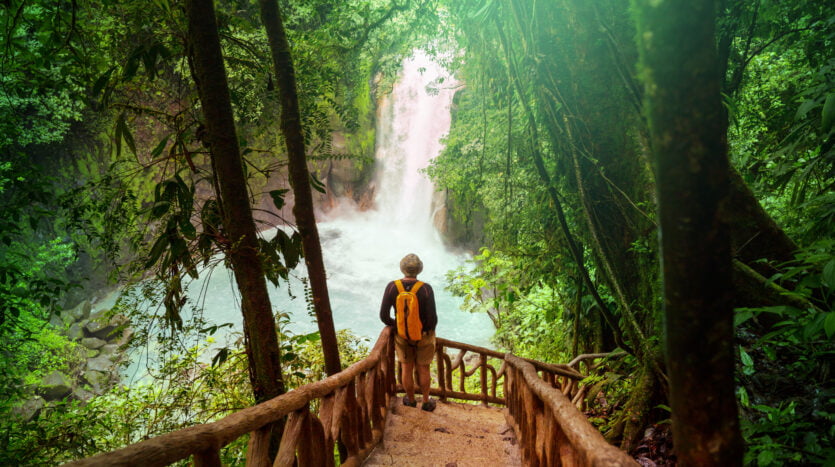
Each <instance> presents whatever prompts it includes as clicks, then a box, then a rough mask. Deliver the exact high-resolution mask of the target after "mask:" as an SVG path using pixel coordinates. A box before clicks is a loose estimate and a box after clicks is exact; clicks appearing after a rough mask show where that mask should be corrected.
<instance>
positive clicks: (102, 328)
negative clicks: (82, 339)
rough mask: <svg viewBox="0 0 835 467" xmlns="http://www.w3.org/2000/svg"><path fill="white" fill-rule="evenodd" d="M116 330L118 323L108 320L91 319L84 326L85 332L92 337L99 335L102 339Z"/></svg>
mask: <svg viewBox="0 0 835 467" xmlns="http://www.w3.org/2000/svg"><path fill="white" fill-rule="evenodd" d="M115 330H116V325H115V324H112V323H108V322H106V321H104V322H103V321H99V320H97V319H91V320H90V321H89V322H88V323H87V324H86V325H85V326H84V334H85V335H86V336H90V337H98V338H100V339H107V338H108V336H110V334H111V333H113V331H115Z"/></svg>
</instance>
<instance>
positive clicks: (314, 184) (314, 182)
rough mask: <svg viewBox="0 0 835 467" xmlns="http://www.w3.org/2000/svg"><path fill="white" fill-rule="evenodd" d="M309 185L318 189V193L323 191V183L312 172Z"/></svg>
mask: <svg viewBox="0 0 835 467" xmlns="http://www.w3.org/2000/svg"><path fill="white" fill-rule="evenodd" d="M310 186H312V187H313V189H314V190H316V191H318V192H319V193H322V194H324V193H325V184H324V183H322V182H321V181H320V180H319V179H318V178H316V176H315V175H313V173H311V174H310Z"/></svg>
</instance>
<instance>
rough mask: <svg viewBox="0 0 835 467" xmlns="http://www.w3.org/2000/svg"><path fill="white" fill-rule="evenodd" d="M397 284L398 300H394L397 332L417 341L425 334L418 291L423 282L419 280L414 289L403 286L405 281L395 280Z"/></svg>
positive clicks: (409, 339) (404, 337)
mask: <svg viewBox="0 0 835 467" xmlns="http://www.w3.org/2000/svg"><path fill="white" fill-rule="evenodd" d="M394 285H396V286H397V292H398V293H397V300H396V301H395V302H394V310H395V319H396V320H397V334H398V335H400V337H402V338H403V339H406V340H407V341H412V342H417V341H419V340H420V338H421V336H422V334H423V323H422V322H421V321H420V304H419V303H418V297H417V291H418V289H420V286H422V285H423V282H421V281H417V282H415V285H414V286H412V290H406V289H405V288H403V282H401V281H400V280H396V281H394Z"/></svg>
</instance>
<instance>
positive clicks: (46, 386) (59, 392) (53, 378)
mask: <svg viewBox="0 0 835 467" xmlns="http://www.w3.org/2000/svg"><path fill="white" fill-rule="evenodd" d="M41 391H42V393H43V397H44V398H45V399H46V400H51V401H54V400H60V399H63V398H64V397H66V396H67V395H69V394H70V392H72V380H71V379H70V377H69V376H67V375H65V374H64V373H61V372H60V371H58V370H55V371H53V372H52V373H50V374H48V375H46V376H45V377H44V379H43V381H41Z"/></svg>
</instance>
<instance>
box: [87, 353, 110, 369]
mask: <svg viewBox="0 0 835 467" xmlns="http://www.w3.org/2000/svg"><path fill="white" fill-rule="evenodd" d="M114 366H115V365H114V364H113V361H112V360H111V359H110V358H108V356H107V355H104V353H102V354H100V355H99V356H98V357H96V358H91V359H90V360H87V369H88V370H93V371H100V372H102V373H110V372H111V371H113V368H114Z"/></svg>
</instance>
